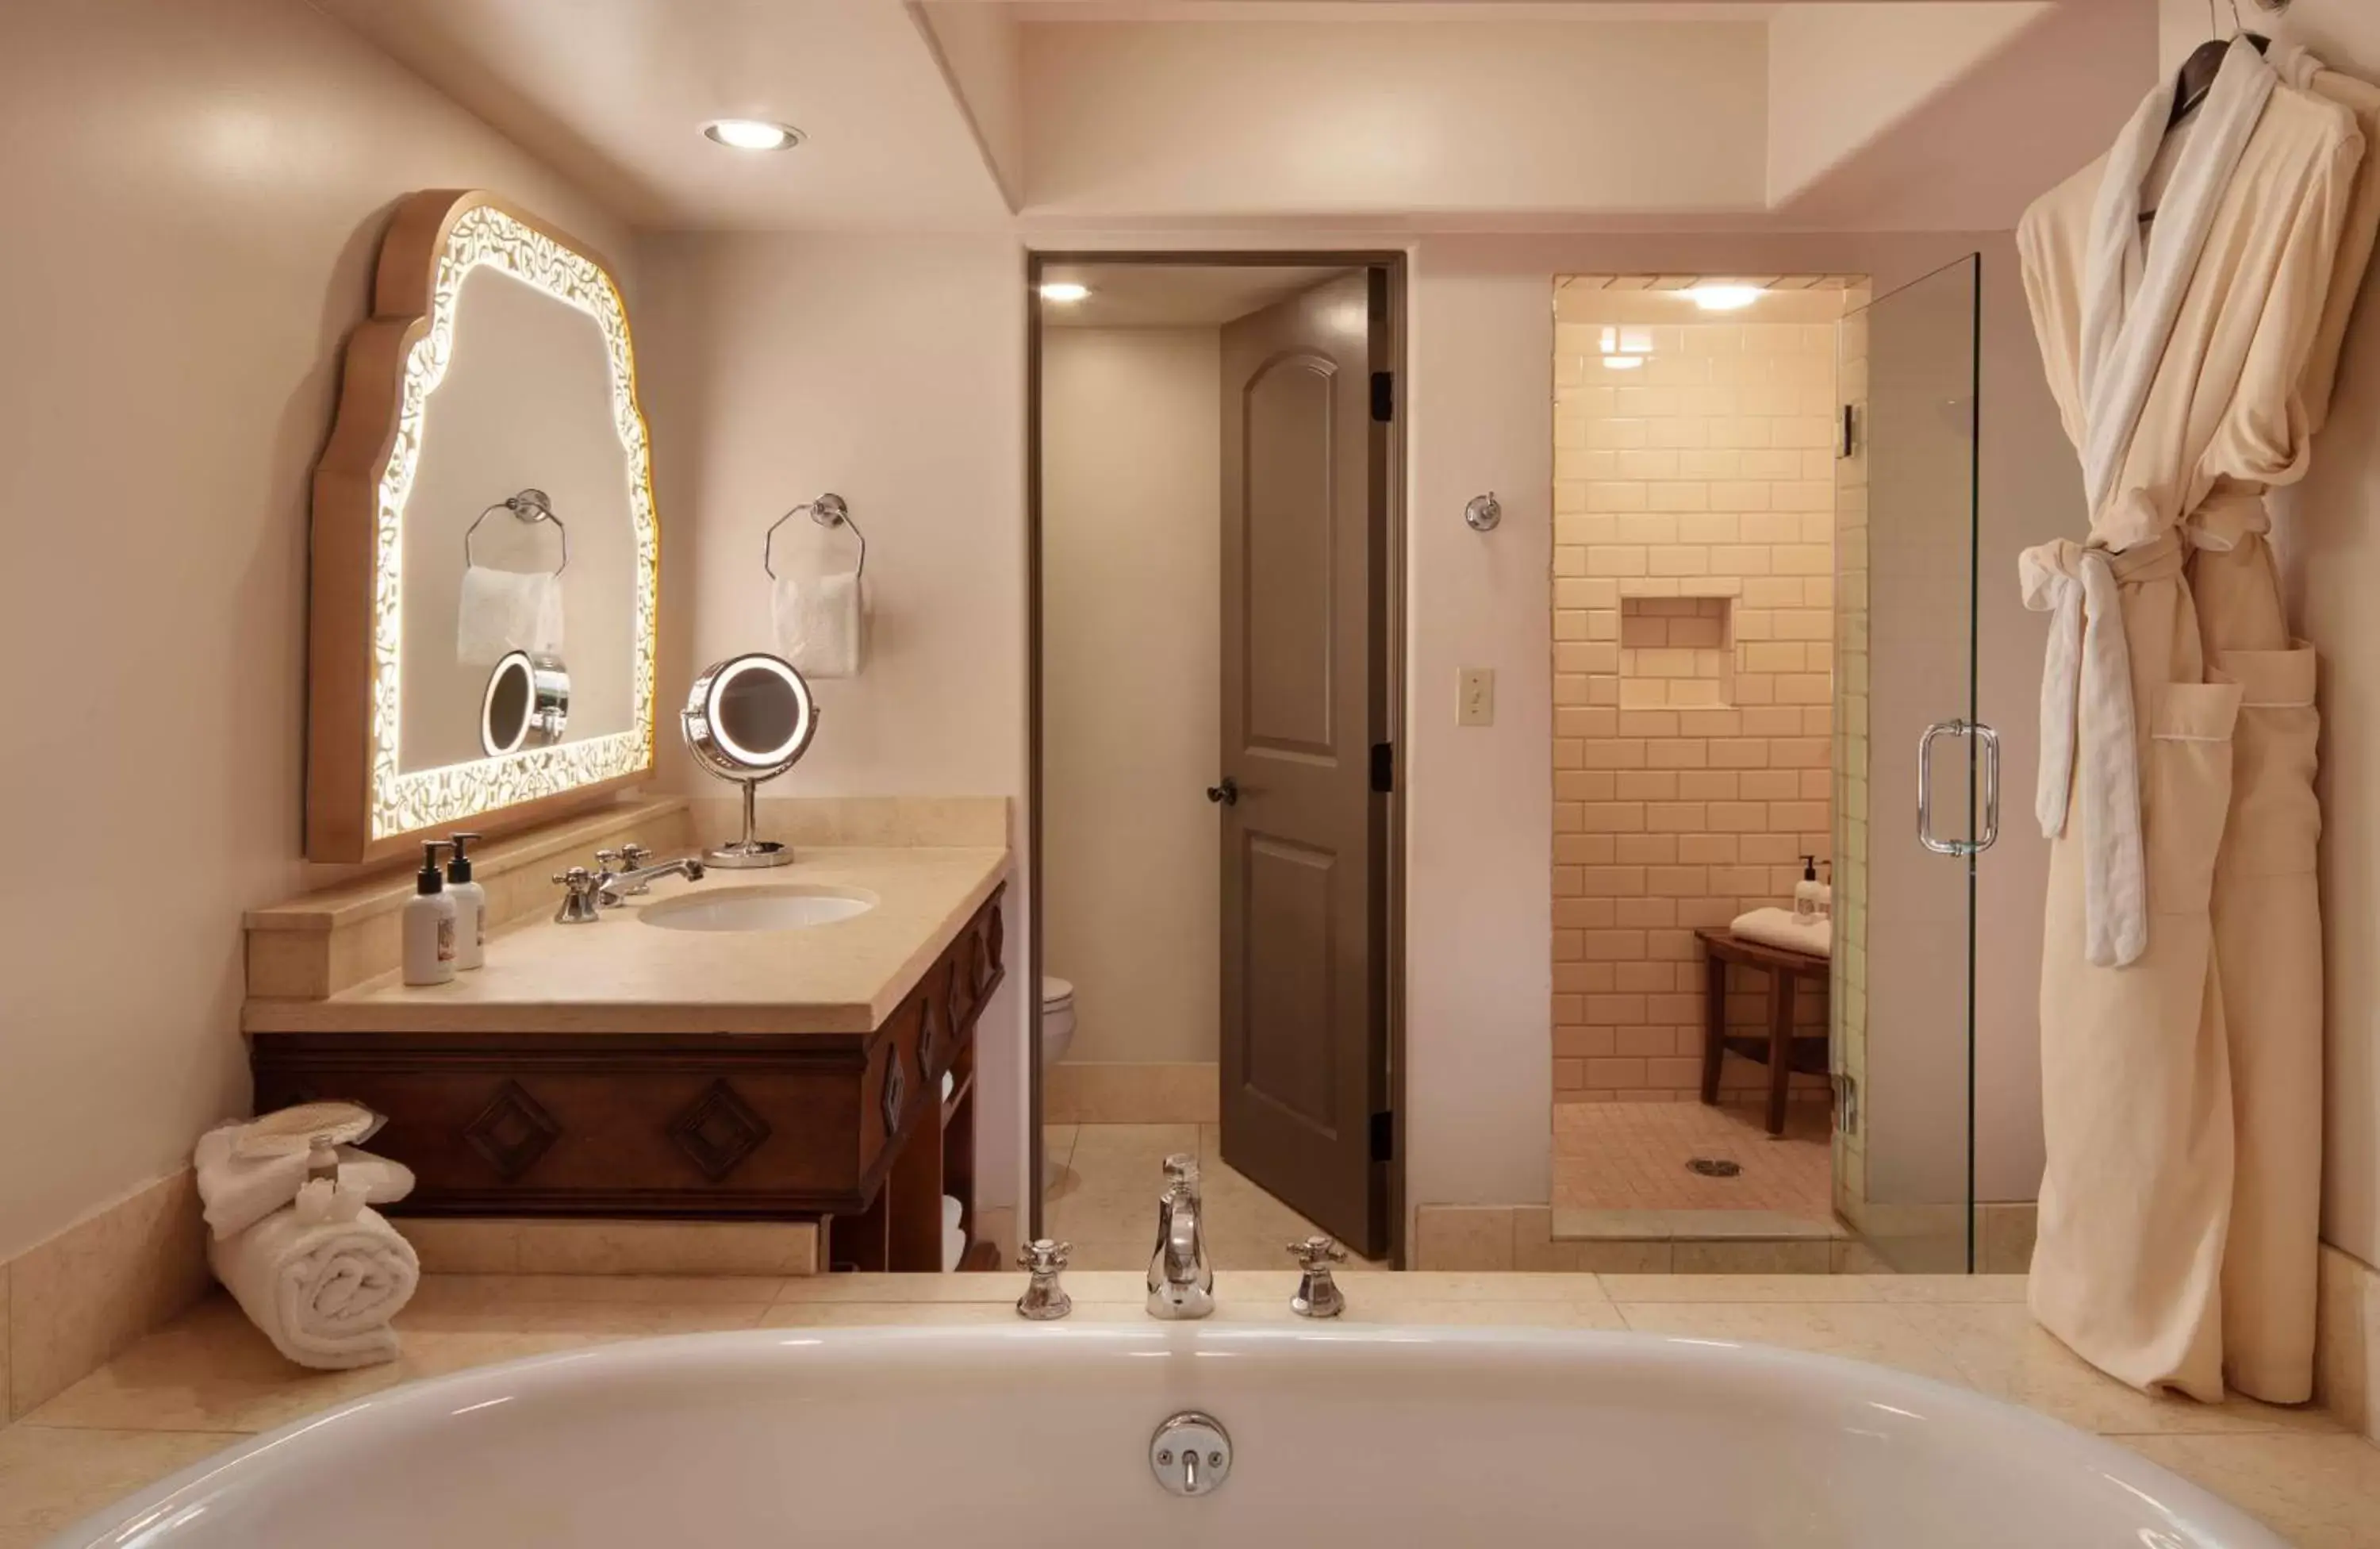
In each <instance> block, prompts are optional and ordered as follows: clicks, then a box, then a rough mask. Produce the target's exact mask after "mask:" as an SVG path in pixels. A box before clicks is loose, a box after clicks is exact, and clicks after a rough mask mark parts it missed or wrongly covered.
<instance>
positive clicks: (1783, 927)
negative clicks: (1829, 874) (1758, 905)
mask: <svg viewBox="0 0 2380 1549" xmlns="http://www.w3.org/2000/svg"><path fill="white" fill-rule="evenodd" d="M1728 929H1729V930H1730V931H1733V932H1734V933H1736V934H1737V935H1740V936H1742V937H1743V939H1744V940H1746V941H1756V942H1759V943H1761V944H1762V945H1766V946H1781V947H1784V948H1785V949H1786V950H1787V951H1789V952H1807V953H1809V954H1810V955H1811V956H1812V957H1833V956H1834V955H1835V922H1834V921H1831V920H1813V921H1809V922H1808V923H1807V924H1804V923H1803V922H1802V921H1799V920H1796V919H1794V918H1793V911H1792V910H1791V909H1754V910H1753V911H1752V912H1751V913H1750V914H1739V915H1737V916H1736V917H1735V920H1734V921H1733V923H1731V924H1730V925H1729V926H1728Z"/></svg>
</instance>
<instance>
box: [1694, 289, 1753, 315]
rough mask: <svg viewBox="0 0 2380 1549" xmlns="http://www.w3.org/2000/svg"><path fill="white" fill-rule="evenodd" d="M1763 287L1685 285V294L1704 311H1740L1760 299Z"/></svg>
mask: <svg viewBox="0 0 2380 1549" xmlns="http://www.w3.org/2000/svg"><path fill="white" fill-rule="evenodd" d="M1763 288H1764V287H1760V286H1756V285H1693V286H1688V287H1686V294H1687V295H1689V296H1691V297H1693V298H1694V305H1695V306H1697V307H1700V308H1701V309H1702V310H1703V311H1706V312H1740V311H1743V309H1744V308H1746V307H1748V306H1750V305H1752V303H1754V302H1755V301H1757V300H1759V299H1760V297H1761V293H1762V290H1763Z"/></svg>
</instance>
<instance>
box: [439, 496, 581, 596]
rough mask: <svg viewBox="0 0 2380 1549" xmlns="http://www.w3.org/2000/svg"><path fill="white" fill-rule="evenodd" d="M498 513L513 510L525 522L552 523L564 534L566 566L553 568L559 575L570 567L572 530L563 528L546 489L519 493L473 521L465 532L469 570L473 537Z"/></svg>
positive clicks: (563, 558)
mask: <svg viewBox="0 0 2380 1549" xmlns="http://www.w3.org/2000/svg"><path fill="white" fill-rule="evenodd" d="M498 511H510V512H511V513H512V514H513V515H514V516H515V517H517V518H520V519H521V520H522V521H524V522H529V523H535V522H541V521H550V522H552V523H553V531H556V532H558V533H560V534H561V535H562V563H561V564H559V565H557V566H555V567H553V573H554V574H555V575H557V576H558V575H560V574H562V572H563V571H565V570H567V569H569V568H570V529H568V528H566V527H565V526H563V525H562V518H560V517H557V516H555V515H554V514H553V501H552V500H550V499H548V498H547V497H546V493H545V492H544V491H543V490H523V491H521V492H520V494H516V495H513V496H511V497H509V498H507V499H504V500H499V501H497V502H496V503H495V504H494V505H493V506H489V507H488V508H487V509H486V510H484V511H482V512H480V514H479V515H478V516H476V517H473V518H471V525H470V526H468V527H467V528H465V529H464V530H463V563H464V565H465V566H466V567H468V566H469V565H470V564H471V534H472V533H474V532H477V531H480V523H481V522H483V521H486V520H487V519H488V518H490V517H492V516H493V515H494V514H495V513H496V512H498Z"/></svg>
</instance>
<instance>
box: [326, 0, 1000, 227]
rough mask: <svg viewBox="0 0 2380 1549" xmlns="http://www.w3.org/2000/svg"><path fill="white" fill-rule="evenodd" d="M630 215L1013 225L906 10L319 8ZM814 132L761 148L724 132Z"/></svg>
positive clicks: (838, 5)
mask: <svg viewBox="0 0 2380 1549" xmlns="http://www.w3.org/2000/svg"><path fill="white" fill-rule="evenodd" d="M313 3H314V4H315V5H317V6H321V7H322V9H323V10H326V11H328V12H330V13H331V14H333V15H334V16H336V17H338V18H340V19H341V20H343V21H345V22H346V23H347V24H348V25H349V26H351V27H353V28H355V29H356V30H358V31H359V32H362V33H363V34H364V35H365V36H366V37H368V38H370V40H372V42H374V43H377V44H379V45H380V46H381V47H382V48H383V50H385V51H386V52H388V53H389V54H391V55H395V57H396V58H397V59H399V60H400V61H402V62H403V63H405V64H406V65H407V66H408V67H411V68H412V69H413V70H414V71H415V72H416V73H417V74H419V75H421V76H423V77H424V78H426V79H428V80H429V81H430V82H431V84H432V85H434V86H437V87H439V88H440V89H442V90H443V91H445V92H446V93H447V94H448V95H450V96H452V97H454V98H455V99H456V100H457V101H459V102H460V103H462V104H463V105H464V106H466V107H468V108H469V109H470V110H471V111H472V112H474V113H476V114H478V115H479V116H480V117H482V118H484V119H486V120H487V121H488V122H490V123H491V124H493V125H494V126H495V127H496V128H499V129H501V130H503V131H504V133H505V134H507V135H509V136H511V137H512V138H513V139H515V140H519V141H520V142H521V143H522V144H524V145H526V146H528V148H529V149H530V150H531V151H533V152H537V153H539V154H540V155H542V156H543V157H545V159H547V160H548V161H551V162H553V164H554V165H557V166H559V167H560V168H561V169H562V170H563V171H564V172H565V173H568V174H570V175H571V176H572V177H575V178H577V180H578V181H579V182H580V183H582V184H584V185H585V186H586V187H587V188H588V189H589V191H590V192H592V193H594V194H595V195H596V196H597V197H599V198H601V199H603V200H605V201H608V202H610V203H612V204H613V205H615V206H616V207H618V209H619V210H620V212H621V213H623V214H624V215H625V216H626V217H627V218H628V219H629V220H630V221H632V222H634V223H635V224H637V225H639V226H657V227H686V226H729V227H760V228H770V227H802V226H833V227H854V228H869V227H896V228H912V229H925V230H935V229H978V230H979V229H983V228H984V227H986V226H994V225H999V224H1002V223H1004V222H1005V221H1006V220H1007V218H1008V215H1009V211H1008V208H1007V205H1006V203H1005V201H1003V200H1002V197H1001V194H1000V190H999V188H998V186H997V185H996V184H994V183H993V182H992V180H991V179H990V177H989V176H988V175H987V174H986V172H985V169H984V165H983V159H982V153H981V152H979V151H978V150H977V147H976V142H975V137H974V132H973V130H972V129H971V128H970V127H969V125H968V122H967V116H966V113H965V110H964V109H963V108H962V107H961V106H960V105H959V104H958V103H957V102H956V101H954V100H953V97H952V94H951V92H950V90H949V88H948V86H947V84H946V83H945V81H944V80H943V78H942V73H941V67H940V65H939V64H938V63H937V61H936V58H935V55H934V52H933V50H932V49H931V48H930V47H929V46H928V44H927V43H926V42H925V40H924V39H923V38H922V37H921V36H920V34H919V32H918V30H917V22H916V20H915V19H914V18H913V17H912V14H911V13H910V11H909V10H908V9H907V8H906V7H905V6H902V5H900V4H897V3H896V0H313ZM722 117H744V118H768V119H775V120H778V121H780V122H783V123H789V124H792V125H794V126H795V127H796V128H799V129H801V131H802V132H803V133H804V134H805V135H807V136H808V141H807V143H806V144H804V145H802V146H800V147H798V148H796V149H795V150H792V151H787V152H769V153H765V154H755V153H752V152H735V151H729V150H726V149H723V148H722V147H721V146H717V145H714V144H712V143H711V142H710V140H705V139H704V138H703V137H702V133H701V128H702V126H703V124H704V123H706V122H707V121H709V120H710V119H713V118H722Z"/></svg>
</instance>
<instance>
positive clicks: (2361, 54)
mask: <svg viewBox="0 0 2380 1549" xmlns="http://www.w3.org/2000/svg"><path fill="white" fill-rule="evenodd" d="M2163 20H2164V23H2165V25H2164V30H2163V39H2162V42H2163V51H2164V53H2165V55H2166V57H2167V59H2168V64H2169V66H2179V64H2180V61H2181V59H2182V57H2183V56H2184V55H2187V54H2188V53H2189V52H2190V51H2191V49H2192V48H2194V47H2195V46H2197V44H2198V43H2200V42H2201V41H2202V40H2203V39H2204V37H2205V36H2206V18H2205V16H2204V12H2203V11H2193V9H2192V6H2188V5H2184V4H2182V3H2181V0H2165V4H2164V7H2163ZM2255 26H2256V27H2257V29H2258V30H2263V31H2269V32H2271V33H2273V34H2274V35H2275V36H2277V37H2282V38H2289V39H2294V40H2295V41H2297V42H2299V43H2303V44H2304V45H2305V46H2306V47H2308V48H2310V49H2312V50H2313V52H2314V53H2315V54H2316V55H2319V56H2320V57H2322V58H2323V59H2325V60H2327V61H2328V62H2329V63H2331V64H2333V65H2336V66H2338V67H2339V68H2341V69H2344V70H2347V71H2349V72H2350V73H2351V74H2354V75H2357V76H2360V77H2362V79H2365V80H2370V81H2380V8H2375V7H2374V6H2373V5H2372V4H2371V0H2298V4H2296V5H2294V6H2291V7H2290V8H2289V13H2288V14H2287V15H2286V16H2285V17H2281V18H2268V17H2265V16H2262V15H2259V16H2258V17H2257V18H2256V21H2255ZM2374 153H2380V147H2375V148H2374ZM2375 424H2380V268H2375V269H2374V273H2373V274H2371V275H2370V276H2369V277H2368V278H2367V279H2366V281H2365V284H2364V289H2363V299H2362V303H2361V306H2360V310H2359V311H2358V312H2357V313H2356V317H2355V321H2354V323H2353V324H2352V332H2351V333H2350V335H2349V336H2348V341H2347V352H2346V357H2345V360H2343V361H2342V363H2341V365H2340V367H2339V375H2338V396H2337V397H2336V399H2335V400H2334V401H2333V403H2332V406H2331V417H2330V425H2329V428H2328V429H2327V430H2326V431H2325V433H2323V434H2322V435H2320V436H2318V437H2317V438H2315V441H2314V444H2313V471H2312V472H2311V473H2309V474H2308V475H2307V477H2306V481H2305V482H2304V483H2303V484H2301V485H2300V486H2298V488H2296V489H2295V490H2293V491H2290V492H2289V493H2288V494H2285V495H2282V496H2280V497H2279V498H2277V500H2276V501H2275V506H2276V513H2277V520H2278V525H2277V532H2278V534H2279V542H2280V545H2281V551H2282V556H2283V560H2284V563H2285V565H2286V567H2287V568H2288V571H2289V587H2290V590H2291V592H2292V594H2293V596H2292V601H2293V603H2294V607H2293V609H2292V612H2293V614H2294V616H2295V618H2296V622H2297V626H2298V628H2299V629H2300V630H2301V632H2302V633H2303V634H2304V635H2305V637H2306V638H2307V639H2309V640H2312V641H2313V643H2314V645H2315V647H2316V648H2317V649H2318V650H2319V651H2320V653H2321V654H2322V671H2323V677H2322V693H2321V701H2322V718H2323V742H2322V773H2321V775H2320V790H2321V793H2322V809H2323V835H2322V895H2323V915H2324V919H2323V956H2324V958H2325V966H2324V972H2325V978H2326V980H2327V984H2326V987H2325V1006H2326V1008H2327V1010H2326V1015H2325V1034H2324V1037H2325V1082H2326V1084H2327V1089H2328V1092H2327V1099H2328V1100H2327V1103H2326V1105H2325V1111H2324V1115H2323V1136H2324V1143H2323V1235H2324V1236H2325V1238H2328V1239H2329V1240H2330V1241H2332V1242H2335V1243H2337V1244H2338V1246H2339V1247H2341V1248H2344V1249H2346V1250H2348V1251H2349V1252H2350V1253H2352V1254H2354V1255H2356V1256H2357V1257H2358V1258H2360V1259H2362V1260H2363V1261H2364V1262H2367V1263H2374V1262H2380V954H2375V953H2374V950H2373V940H2374V933H2375V931H2380V616H2375V614H2374V609H2373V606H2372V596H2373V592H2374V587H2375V586H2376V585H2380V532H2375V529H2374V518H2375V517H2380V438H2375V437H2374V435H2373V431H2372V428H2373V426H2374V425H2375Z"/></svg>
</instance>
